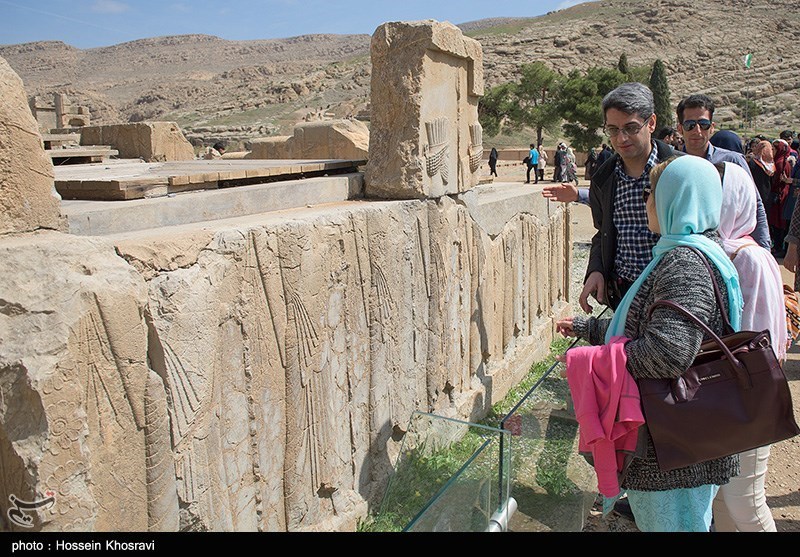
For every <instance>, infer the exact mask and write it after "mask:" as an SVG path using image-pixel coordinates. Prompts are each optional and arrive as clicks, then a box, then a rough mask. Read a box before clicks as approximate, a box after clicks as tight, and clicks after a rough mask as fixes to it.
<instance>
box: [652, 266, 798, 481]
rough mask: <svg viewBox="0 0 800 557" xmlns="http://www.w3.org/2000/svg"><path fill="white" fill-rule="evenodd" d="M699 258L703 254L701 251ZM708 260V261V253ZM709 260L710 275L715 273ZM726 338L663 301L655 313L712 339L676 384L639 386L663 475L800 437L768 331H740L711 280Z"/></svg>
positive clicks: (669, 381)
mask: <svg viewBox="0 0 800 557" xmlns="http://www.w3.org/2000/svg"><path fill="white" fill-rule="evenodd" d="M697 253H701V252H699V251H697ZM701 255H702V254H701ZM702 259H703V261H704V262H705V264H706V267H708V270H709V272H711V267H710V265H709V263H708V262H707V261H706V258H705V256H703V257H702ZM711 282H712V283H713V284H714V290H715V294H716V299H717V305H718V306H719V308H720V312H721V313H722V317H723V322H724V333H723V336H721V337H720V336H718V335H716V334H715V333H714V331H712V330H711V329H710V328H709V327H708V325H706V324H705V323H703V321H701V320H700V319H698V318H697V317H696V316H695V315H694V314H692V313H691V312H690V311H688V310H687V309H685V308H683V307H682V306H680V305H679V304H676V303H675V302H671V301H668V300H659V301H656V302H654V303H653V304H652V305H651V306H650V308H649V309H648V314H649V315H652V313H653V310H654V309H655V308H656V307H659V306H660V307H669V308H672V309H674V310H675V311H678V312H680V313H682V314H683V315H685V316H686V317H687V318H688V319H690V320H691V321H692V322H693V323H695V324H696V325H697V326H698V327H700V328H701V329H702V330H703V331H704V332H705V334H706V336H705V339H706V340H705V341H704V342H703V344H702V345H701V346H700V352H699V353H698V354H697V357H695V360H694V362H693V363H692V366H691V367H690V368H689V369H688V370H686V372H685V373H684V374H683V375H681V376H680V377H678V378H676V379H639V380H638V381H637V383H638V385H639V393H640V395H641V399H642V409H643V413H644V417H645V423H646V424H647V427H648V429H649V430H650V435H651V437H652V439H653V445H654V446H655V449H656V458H657V460H658V465H659V468H660V469H661V470H663V471H668V470H674V469H676V468H683V467H685V466H690V465H692V464H697V463H699V462H703V461H706V460H712V459H715V458H721V457H724V456H729V455H732V454H736V453H740V452H743V451H747V450H750V449H754V448H757V447H763V446H766V445H770V444H772V443H777V442H778V441H783V440H785V439H789V438H791V437H794V436H795V435H797V434H798V433H800V428H798V426H797V422H796V421H795V417H794V408H793V406H792V395H791V392H790V391H789V384H788V382H787V380H786V376H785V375H784V373H783V369H782V368H781V365H780V363H779V362H778V359H777V357H776V356H775V352H774V351H773V349H772V343H771V339H770V334H769V331H768V330H765V331H761V332H756V331H739V332H734V331H733V327H731V324H730V321H729V319H728V315H727V312H725V310H724V305H723V303H722V295H721V293H720V291H719V287H718V286H717V281H716V280H715V279H714V274H713V273H711Z"/></svg>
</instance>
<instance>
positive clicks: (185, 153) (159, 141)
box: [81, 122, 195, 162]
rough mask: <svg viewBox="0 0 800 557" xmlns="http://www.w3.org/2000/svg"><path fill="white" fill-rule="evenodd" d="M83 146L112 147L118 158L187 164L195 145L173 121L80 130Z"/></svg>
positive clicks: (110, 125)
mask: <svg viewBox="0 0 800 557" xmlns="http://www.w3.org/2000/svg"><path fill="white" fill-rule="evenodd" d="M81 145H110V146H111V147H113V148H114V149H116V150H117V151H119V158H122V159H138V158H141V159H143V160H144V161H145V162H165V161H188V160H192V159H194V158H195V156H194V148H193V147H192V144H191V143H189V141H188V140H187V139H186V137H184V135H183V132H182V131H181V129H180V128H179V127H178V125H177V124H176V123H174V122H137V123H133V124H109V125H105V126H87V127H85V128H81Z"/></svg>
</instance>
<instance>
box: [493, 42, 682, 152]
mask: <svg viewBox="0 0 800 557" xmlns="http://www.w3.org/2000/svg"><path fill="white" fill-rule="evenodd" d="M519 75H520V77H519V80H518V81H515V82H510V83H503V84H501V85H498V86H496V87H492V88H491V89H489V90H488V91H486V94H485V95H484V96H483V98H482V99H481V101H480V103H479V104H478V117H479V120H480V123H481V125H482V126H483V130H484V134H485V135H487V136H489V137H494V136H496V135H498V134H501V133H503V134H509V135H510V134H512V133H514V132H518V131H521V130H522V129H525V128H528V129H533V130H535V131H536V144H537V145H538V144H540V143H541V142H542V137H543V135H544V133H545V132H547V133H548V134H549V135H551V136H561V135H563V136H564V137H566V138H567V139H568V140H569V142H570V144H571V145H572V146H573V147H574V148H576V149H577V150H588V149H589V148H591V147H596V146H597V145H599V144H600V143H601V142H602V141H603V136H602V135H601V134H602V128H603V110H602V108H601V102H602V100H603V97H604V96H605V95H606V94H607V93H608V92H610V91H611V90H613V89H614V88H616V87H617V86H618V85H621V84H622V83H625V82H627V81H639V82H641V83H644V84H645V85H647V86H649V87H650V89H651V90H652V91H653V96H654V97H655V107H656V122H657V126H658V127H661V126H666V125H670V124H672V122H673V121H674V118H673V116H672V112H673V110H672V107H671V105H670V100H669V86H668V84H667V76H666V70H665V68H664V63H663V62H662V61H661V60H660V59H658V60H656V61H655V63H653V65H652V66H634V67H630V66H629V65H628V58H627V56H626V55H625V54H624V53H623V54H621V55H620V57H619V62H618V64H617V67H615V68H603V67H593V68H589V69H588V70H587V71H585V72H580V71H578V70H573V71H571V72H569V73H568V74H567V75H561V74H559V73H557V72H555V71H553V70H551V69H549V68H548V67H547V66H546V65H545V64H544V63H543V62H533V63H530V64H524V65H523V66H521V68H520V72H519Z"/></svg>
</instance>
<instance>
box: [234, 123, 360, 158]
mask: <svg viewBox="0 0 800 557" xmlns="http://www.w3.org/2000/svg"><path fill="white" fill-rule="evenodd" d="M368 150H369V128H368V127H367V125H366V124H364V123H363V122H361V121H359V120H333V121H323V122H309V123H304V124H298V125H297V126H295V128H294V134H293V135H291V136H279V137H265V138H262V139H255V140H253V141H252V142H251V143H250V153H249V154H248V155H247V156H245V158H247V159H348V160H366V159H367V152H368Z"/></svg>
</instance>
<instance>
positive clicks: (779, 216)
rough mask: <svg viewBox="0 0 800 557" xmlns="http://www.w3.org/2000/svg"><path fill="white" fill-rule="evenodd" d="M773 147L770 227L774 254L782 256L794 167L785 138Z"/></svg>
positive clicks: (784, 251) (777, 141)
mask: <svg viewBox="0 0 800 557" xmlns="http://www.w3.org/2000/svg"><path fill="white" fill-rule="evenodd" d="M772 147H773V149H774V152H775V155H774V162H775V172H774V173H773V174H772V177H771V178H772V181H771V189H770V208H769V227H770V232H771V234H772V254H773V255H774V256H775V257H777V258H781V257H784V256H785V255H786V247H785V246H784V240H785V237H786V234H787V232H788V228H789V221H788V220H787V219H786V218H785V217H784V214H783V206H784V203H786V199H787V197H788V196H789V189H790V186H791V184H792V167H791V165H790V164H789V160H788V159H789V144H788V143H786V141H784V140H783V139H776V140H775V141H773V142H772Z"/></svg>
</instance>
